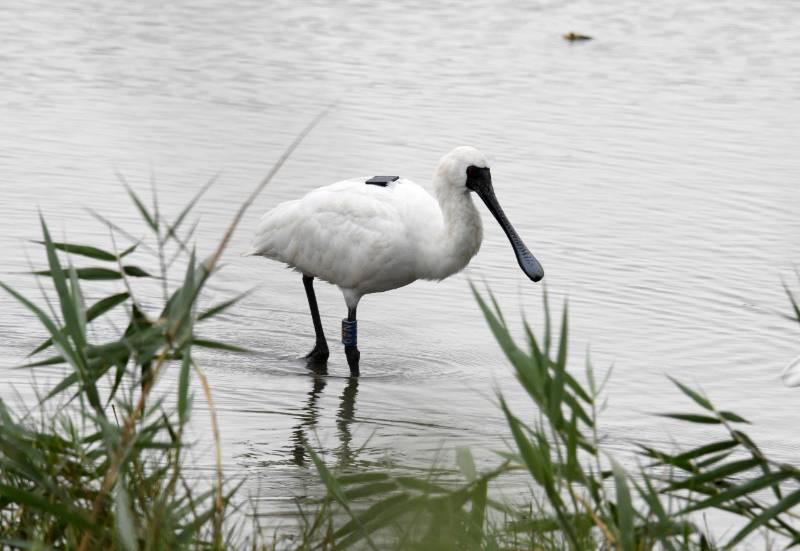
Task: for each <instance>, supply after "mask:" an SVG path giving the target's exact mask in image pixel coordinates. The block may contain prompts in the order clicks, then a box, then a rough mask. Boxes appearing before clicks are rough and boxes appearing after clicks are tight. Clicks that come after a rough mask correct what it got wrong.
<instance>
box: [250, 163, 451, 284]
mask: <svg viewBox="0 0 800 551" xmlns="http://www.w3.org/2000/svg"><path fill="white" fill-rule="evenodd" d="M366 180H367V178H358V179H352V180H345V181H342V182H337V183H335V184H331V185H329V186H325V187H321V188H318V189H315V190H313V191H311V192H310V193H308V194H307V195H305V196H304V197H302V198H300V199H297V200H294V201H287V202H285V203H281V204H279V205H278V206H276V207H275V208H274V209H272V210H270V211H269V212H267V213H266V214H265V215H264V216H263V217H262V219H261V221H260V223H259V226H258V229H257V230H256V235H255V238H254V241H253V251H252V253H251V254H255V255H261V256H265V257H267V258H271V259H274V260H278V261H280V262H284V263H286V264H288V265H289V266H290V267H292V268H294V269H296V270H297V271H300V272H302V273H304V274H307V275H313V276H316V277H319V278H320V279H323V280H325V281H328V282H330V283H333V284H336V285H338V286H340V287H342V288H345V289H354V290H358V291H359V292H361V293H370V292H379V291H385V290H389V289H394V288H397V287H401V286H403V285H407V284H408V283H411V282H412V281H414V280H415V279H417V277H418V274H417V260H418V257H419V254H420V248H421V247H424V246H425V240H426V236H427V237H429V236H430V234H431V232H432V231H434V230H435V229H437V228H438V227H439V226H440V225H441V224H442V216H441V211H440V209H439V206H438V203H437V202H436V200H435V199H434V198H433V197H432V196H431V195H430V194H429V193H428V192H426V191H425V190H424V189H423V188H421V187H420V186H418V185H416V184H415V183H413V182H411V181H409V180H405V179H399V180H397V181H395V182H392V183H390V184H388V185H386V186H379V185H369V184H366V183H365V181H366Z"/></svg>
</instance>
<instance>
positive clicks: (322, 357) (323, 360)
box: [305, 343, 330, 371]
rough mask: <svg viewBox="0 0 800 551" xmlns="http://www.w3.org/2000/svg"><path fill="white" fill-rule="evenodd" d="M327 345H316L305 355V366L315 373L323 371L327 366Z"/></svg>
mask: <svg viewBox="0 0 800 551" xmlns="http://www.w3.org/2000/svg"><path fill="white" fill-rule="evenodd" d="M329 356H330V352H329V351H328V345H327V344H325V343H317V344H316V345H315V346H314V349H313V350H312V351H311V352H309V353H308V354H306V358H305V359H306V365H307V366H308V367H309V368H310V369H313V370H315V371H318V370H320V369H324V368H325V367H326V366H327V365H328V357H329Z"/></svg>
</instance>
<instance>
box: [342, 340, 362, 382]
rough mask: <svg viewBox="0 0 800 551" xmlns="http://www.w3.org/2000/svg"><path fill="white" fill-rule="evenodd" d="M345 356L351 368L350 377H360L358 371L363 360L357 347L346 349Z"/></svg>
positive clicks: (347, 347) (346, 347)
mask: <svg viewBox="0 0 800 551" xmlns="http://www.w3.org/2000/svg"><path fill="white" fill-rule="evenodd" d="M344 353H345V356H347V365H348V366H350V376H351V377H358V376H359V374H360V372H359V370H358V361H359V360H360V359H361V352H359V351H358V348H357V347H355V346H345V347H344Z"/></svg>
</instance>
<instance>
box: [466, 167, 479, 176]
mask: <svg viewBox="0 0 800 551" xmlns="http://www.w3.org/2000/svg"><path fill="white" fill-rule="evenodd" d="M480 170H481V169H479V168H478V167H477V166H475V165H469V166H468V167H467V178H475V177H477V176H478V173H479V172H480Z"/></svg>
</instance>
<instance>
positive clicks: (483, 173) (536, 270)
mask: <svg viewBox="0 0 800 551" xmlns="http://www.w3.org/2000/svg"><path fill="white" fill-rule="evenodd" d="M467 187H468V188H469V189H471V190H472V191H474V192H475V193H477V194H478V197H480V198H481V200H483V202H484V203H485V204H486V207H487V208H488V209H489V212H491V213H492V215H493V216H494V217H495V220H497V223H498V224H500V227H501V228H503V231H504V232H505V233H506V236H507V237H508V241H509V242H510V243H511V247H512V248H513V249H514V254H515V255H516V257H517V263H518V264H519V267H520V268H522V271H523V272H525V275H526V276H528V277H529V278H530V279H531V280H532V281H539V280H541V279H542V278H543V277H544V268H542V265H541V264H540V263H539V261H538V260H536V257H535V256H533V253H532V252H531V251H530V250H529V249H528V247H526V246H525V243H524V242H523V241H522V238H521V237H520V236H519V234H518V233H517V231H516V230H515V229H514V226H512V225H511V222H509V221H508V218H507V217H506V214H505V213H504V212H503V209H502V208H501V207H500V203H498V202H497V197H495V195H494V188H493V187H492V173H491V172H490V171H489V169H488V168H485V167H484V168H481V167H477V166H470V167H468V168H467Z"/></svg>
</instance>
